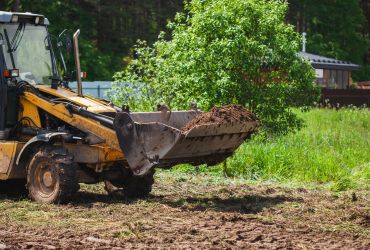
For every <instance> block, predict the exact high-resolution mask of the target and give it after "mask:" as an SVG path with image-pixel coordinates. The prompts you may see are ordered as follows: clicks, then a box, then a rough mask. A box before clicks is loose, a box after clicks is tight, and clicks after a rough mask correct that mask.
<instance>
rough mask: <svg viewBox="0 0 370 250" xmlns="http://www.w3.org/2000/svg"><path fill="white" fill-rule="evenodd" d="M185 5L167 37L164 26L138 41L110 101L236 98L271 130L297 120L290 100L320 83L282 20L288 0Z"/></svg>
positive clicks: (136, 106) (308, 97)
mask: <svg viewBox="0 0 370 250" xmlns="http://www.w3.org/2000/svg"><path fill="white" fill-rule="evenodd" d="M185 10H186V13H179V14H177V15H176V17H175V20H174V21H173V22H171V23H169V25H168V26H169V28H170V30H171V34H170V35H171V36H170V37H171V38H170V40H166V39H165V37H166V35H165V34H164V33H162V34H160V36H159V38H158V41H157V42H156V43H155V44H154V45H153V46H152V47H148V46H147V45H146V44H145V42H139V43H138V44H137V46H136V47H135V58H134V59H133V60H132V61H131V63H130V64H129V65H128V67H127V69H126V70H124V71H122V72H118V73H116V75H115V80H116V82H115V84H113V89H112V91H111V92H110V95H111V98H112V99H113V101H115V102H116V103H120V104H122V103H125V104H128V105H129V106H130V107H131V109H132V110H150V109H152V107H153V106H154V105H155V104H156V103H159V102H164V103H166V104H167V105H169V106H170V107H171V108H172V109H187V108H189V107H190V105H191V103H196V104H197V105H198V107H200V108H202V109H204V110H208V109H209V108H211V107H212V106H217V105H224V104H228V103H235V104H236V103H238V104H242V105H246V106H247V107H248V108H249V109H251V110H252V111H253V112H255V113H257V115H258V116H259V117H260V119H261V120H262V122H263V124H264V127H265V128H266V129H267V130H268V131H270V132H279V133H287V132H289V131H291V130H295V129H297V128H300V127H301V125H302V120H301V119H299V118H298V117H297V116H296V115H295V114H294V113H293V112H292V111H291V109H290V108H291V107H294V106H304V105H310V104H311V103H312V102H313V101H315V100H316V99H317V96H318V90H317V88H316V87H315V86H314V85H313V80H314V74H313V70H312V68H311V66H310V65H309V63H308V62H305V61H303V60H302V59H301V58H300V57H299V56H298V55H297V52H298V51H299V48H300V37H299V35H298V34H297V33H296V32H294V30H293V27H292V26H290V25H287V24H286V23H285V14H286V11H287V3H286V2H283V1H279V0H273V1H260V0H234V1H229V0H192V1H191V2H189V3H186V4H185Z"/></svg>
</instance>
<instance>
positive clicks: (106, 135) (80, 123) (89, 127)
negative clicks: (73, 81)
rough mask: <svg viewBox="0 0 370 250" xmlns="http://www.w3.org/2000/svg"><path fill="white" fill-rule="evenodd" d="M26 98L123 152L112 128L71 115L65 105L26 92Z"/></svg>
mask: <svg viewBox="0 0 370 250" xmlns="http://www.w3.org/2000/svg"><path fill="white" fill-rule="evenodd" d="M24 97H25V98H26V99H27V100H28V101H29V102H31V103H33V104H34V105H36V106H37V107H39V108H41V109H43V110H45V111H46V112H48V113H50V114H52V115H53V116H55V117H57V118H59V119H61V120H62V121H64V122H66V123H68V124H70V125H72V126H74V127H76V128H78V129H80V130H82V131H84V132H86V133H91V134H94V135H96V136H98V137H100V138H102V139H104V140H105V144H106V145H107V146H108V147H111V148H115V149H116V150H119V151H121V147H120V146H119V142H118V139H117V136H116V132H115V131H114V130H112V129H110V128H107V127H105V126H103V125H101V124H100V123H99V122H97V121H94V120H92V119H88V118H85V117H83V116H80V115H76V114H73V115H72V114H71V113H70V112H69V111H68V110H67V109H66V108H65V106H64V104H53V103H50V102H48V101H46V100H44V99H41V98H39V97H38V96H36V95H34V94H32V93H29V92H25V93H24Z"/></svg>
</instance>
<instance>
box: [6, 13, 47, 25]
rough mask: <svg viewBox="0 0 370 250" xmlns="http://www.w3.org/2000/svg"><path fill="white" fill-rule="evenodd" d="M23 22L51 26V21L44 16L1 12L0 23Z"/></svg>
mask: <svg viewBox="0 0 370 250" xmlns="http://www.w3.org/2000/svg"><path fill="white" fill-rule="evenodd" d="M21 21H24V22H28V23H34V24H36V25H49V20H48V19H47V18H46V17H45V16H43V15H39V14H33V13H31V12H25V13H21V12H7V11H0V23H19V22H21Z"/></svg>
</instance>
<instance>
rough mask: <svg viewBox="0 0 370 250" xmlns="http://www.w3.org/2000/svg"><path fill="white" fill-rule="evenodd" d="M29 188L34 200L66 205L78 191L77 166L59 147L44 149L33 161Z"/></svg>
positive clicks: (29, 167)
mask: <svg viewBox="0 0 370 250" xmlns="http://www.w3.org/2000/svg"><path fill="white" fill-rule="evenodd" d="M27 188H28V192H29V196H30V198H31V199H32V200H34V201H37V202H41V203H54V204H59V203H66V202H68V201H69V200H70V199H71V198H72V196H73V195H74V194H75V193H76V192H77V191H78V188H79V186H78V181H77V175H76V165H75V164H74V163H73V161H72V157H71V156H70V155H68V154H66V153H65V152H64V150H63V149H62V148H58V147H51V146H47V147H43V148H41V149H40V150H39V151H38V152H37V153H36V154H35V155H34V156H33V157H32V159H31V161H30V164H29V166H28V171H27Z"/></svg>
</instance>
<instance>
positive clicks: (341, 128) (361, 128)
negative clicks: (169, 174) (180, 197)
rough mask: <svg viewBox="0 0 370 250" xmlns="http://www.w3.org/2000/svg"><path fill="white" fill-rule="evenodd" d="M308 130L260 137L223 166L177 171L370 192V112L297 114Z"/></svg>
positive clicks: (185, 168)
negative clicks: (280, 135)
mask: <svg viewBox="0 0 370 250" xmlns="http://www.w3.org/2000/svg"><path fill="white" fill-rule="evenodd" d="M297 113H298V115H299V116H300V117H302V118H303V119H304V120H305V127H304V128H303V129H302V130H301V131H299V132H297V133H295V134H289V135H286V136H282V137H277V138H268V139H265V138H262V136H256V137H254V138H253V139H252V140H251V141H249V142H248V143H245V144H244V145H242V146H241V148H239V150H238V151H237V153H236V154H235V155H234V156H233V157H232V158H230V159H229V160H228V161H227V168H226V170H225V169H224V166H223V165H219V166H216V167H214V168H211V169H209V168H205V167H199V168H193V167H189V166H180V167H177V168H176V170H177V171H185V172H193V171H200V172H206V171H207V172H209V171H211V172H212V173H214V174H218V175H221V174H227V175H228V176H239V177H243V178H245V179H248V180H257V181H260V180H263V181H273V182H285V183H291V184H299V185H310V184H314V185H316V184H324V185H325V186H327V187H328V188H330V189H332V190H338V191H342V190H346V189H352V188H356V189H368V188H370V111H369V109H355V108H352V109H349V108H347V109H340V110H335V109H313V110H311V111H308V112H300V111H297Z"/></svg>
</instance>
